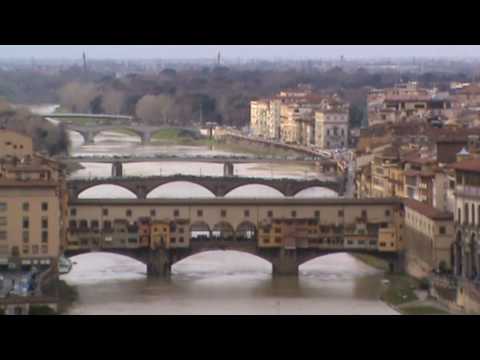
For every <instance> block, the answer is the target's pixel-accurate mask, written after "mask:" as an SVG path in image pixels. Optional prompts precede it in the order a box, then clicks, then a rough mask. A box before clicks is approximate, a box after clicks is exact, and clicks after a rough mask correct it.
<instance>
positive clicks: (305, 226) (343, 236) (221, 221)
mask: <svg viewBox="0 0 480 360" xmlns="http://www.w3.org/2000/svg"><path fill="white" fill-rule="evenodd" d="M69 214H70V216H69V223H68V240H67V244H66V246H65V251H64V255H65V256H67V257H71V256H75V255H80V254H85V253H89V252H92V251H95V252H97V251H101V252H110V253H116V254H121V255H125V256H129V257H131V258H134V259H136V260H138V261H141V262H142V263H144V264H146V266H147V274H148V275H149V276H167V275H168V274H169V273H170V270H171V266H172V265H174V264H175V263H177V262H178V261H181V260H182V259H185V258H187V257H189V256H192V255H194V254H197V253H200V252H204V251H210V250H236V251H241V252H245V253H249V254H252V255H255V256H258V257H260V258H262V259H265V260H266V261H268V262H270V263H271V264H272V269H273V274H278V275H296V274H298V267H299V266H300V265H301V264H303V263H305V262H307V261H309V260H312V259H314V258H317V257H320V256H325V255H328V254H333V253H339V252H347V253H360V254H370V255H373V256H376V257H379V258H382V259H384V260H386V261H388V262H389V264H390V269H391V270H392V271H402V268H403V242H402V239H401V236H400V233H401V223H402V221H403V218H402V216H403V210H402V204H401V201H400V200H398V199H261V200H260V199H226V198H215V199H135V200H121V199H114V200H112V199H101V200H97V199H95V200H84V199H74V200H70V202H69Z"/></svg>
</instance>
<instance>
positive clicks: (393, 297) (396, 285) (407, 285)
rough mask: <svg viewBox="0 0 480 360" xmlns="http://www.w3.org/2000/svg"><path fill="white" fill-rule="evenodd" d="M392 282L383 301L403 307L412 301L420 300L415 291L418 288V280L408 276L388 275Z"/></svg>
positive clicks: (387, 277) (382, 297)
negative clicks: (402, 305)
mask: <svg viewBox="0 0 480 360" xmlns="http://www.w3.org/2000/svg"><path fill="white" fill-rule="evenodd" d="M385 278H386V279H387V280H389V281H390V284H389V285H387V288H386V289H385V291H384V293H383V294H382V296H381V299H382V300H383V301H385V302H386V303H388V304H392V305H401V304H404V303H407V302H410V301H415V300H418V298H417V295H415V292H414V290H415V289H417V288H418V285H419V282H418V280H416V279H414V278H411V277H409V276H408V275H387V276H386V277H385Z"/></svg>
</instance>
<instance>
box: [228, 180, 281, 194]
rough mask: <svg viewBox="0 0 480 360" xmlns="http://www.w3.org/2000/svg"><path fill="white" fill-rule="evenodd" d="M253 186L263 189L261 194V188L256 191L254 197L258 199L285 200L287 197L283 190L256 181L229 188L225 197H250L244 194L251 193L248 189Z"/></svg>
mask: <svg viewBox="0 0 480 360" xmlns="http://www.w3.org/2000/svg"><path fill="white" fill-rule="evenodd" d="M252 186H255V187H261V188H262V189H263V191H261V192H259V191H258V190H259V188H256V189H255V192H254V193H255V196H254V197H256V198H262V197H264V198H272V197H274V198H284V197H285V194H284V193H283V192H282V191H281V190H279V189H277V188H276V187H274V186H272V185H267V184H263V183H262V182H255V181H252V182H251V183H246V184H238V185H235V186H233V187H231V188H229V189H228V190H227V192H226V193H225V195H224V197H229V198H235V197H248V196H245V195H243V194H242V192H243V191H245V193H249V191H248V189H249V187H252Z"/></svg>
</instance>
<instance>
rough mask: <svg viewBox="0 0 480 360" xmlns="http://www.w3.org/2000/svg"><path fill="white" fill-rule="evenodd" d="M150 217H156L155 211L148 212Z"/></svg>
mask: <svg viewBox="0 0 480 360" xmlns="http://www.w3.org/2000/svg"><path fill="white" fill-rule="evenodd" d="M150 216H151V217H155V216H157V211H156V210H155V209H152V210H150Z"/></svg>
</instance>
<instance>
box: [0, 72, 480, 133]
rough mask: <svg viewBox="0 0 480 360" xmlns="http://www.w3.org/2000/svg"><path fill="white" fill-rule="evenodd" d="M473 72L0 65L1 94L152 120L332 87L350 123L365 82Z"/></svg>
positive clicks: (187, 118) (236, 115)
mask: <svg viewBox="0 0 480 360" xmlns="http://www.w3.org/2000/svg"><path fill="white" fill-rule="evenodd" d="M473 79H474V74H463V73H459V74H445V73H425V74H420V75H418V74H413V73H405V72H404V73H399V72H369V71H367V70H366V69H363V68H359V69H357V70H356V71H350V72H346V71H344V70H343V69H342V68H340V67H335V68H332V69H329V70H319V69H315V68H313V69H307V70H274V69H268V70H267V69H266V70H245V69H237V68H227V67H224V66H216V67H204V68H194V69H184V70H181V71H180V70H179V71H176V70H174V69H165V70H163V71H161V72H159V73H146V74H128V75H126V76H122V77H117V76H115V75H113V74H106V73H97V72H94V71H89V73H88V75H87V74H85V73H84V72H83V71H82V69H81V68H79V67H78V66H77V67H75V66H74V67H71V68H69V69H65V70H64V71H61V72H59V73H58V74H55V75H48V74H38V73H34V72H28V71H26V72H4V71H0V96H2V94H3V95H4V96H6V97H7V98H8V99H9V100H11V101H13V102H29V103H39V102H59V103H60V104H61V105H62V107H63V108H64V109H66V110H68V111H72V112H82V113H110V114H124V115H132V116H135V117H136V118H137V119H138V120H140V121H143V122H145V123H150V124H159V123H161V124H177V125H189V124H192V123H198V122H207V121H215V122H218V123H220V124H223V125H228V126H237V127H241V126H245V125H247V124H248V123H249V120H250V101H252V100H255V99H258V98H263V97H269V96H272V95H273V94H276V93H278V92H279V91H280V90H282V89H284V88H292V87H295V86H296V85H297V84H299V83H308V84H311V85H312V86H313V87H314V88H315V89H316V90H317V91H319V92H337V93H339V94H340V96H341V97H342V98H344V99H345V100H346V101H348V102H349V103H350V104H351V110H350V111H351V114H350V115H351V120H352V125H354V126H360V125H361V124H362V122H363V121H364V118H365V107H366V96H367V93H368V89H369V87H375V88H383V87H389V86H392V85H394V84H395V83H398V82H400V81H409V80H416V81H418V82H419V83H420V84H421V85H422V86H438V87H439V88H440V89H445V88H447V87H448V84H449V82H450V81H454V80H461V81H472V80H473Z"/></svg>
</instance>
